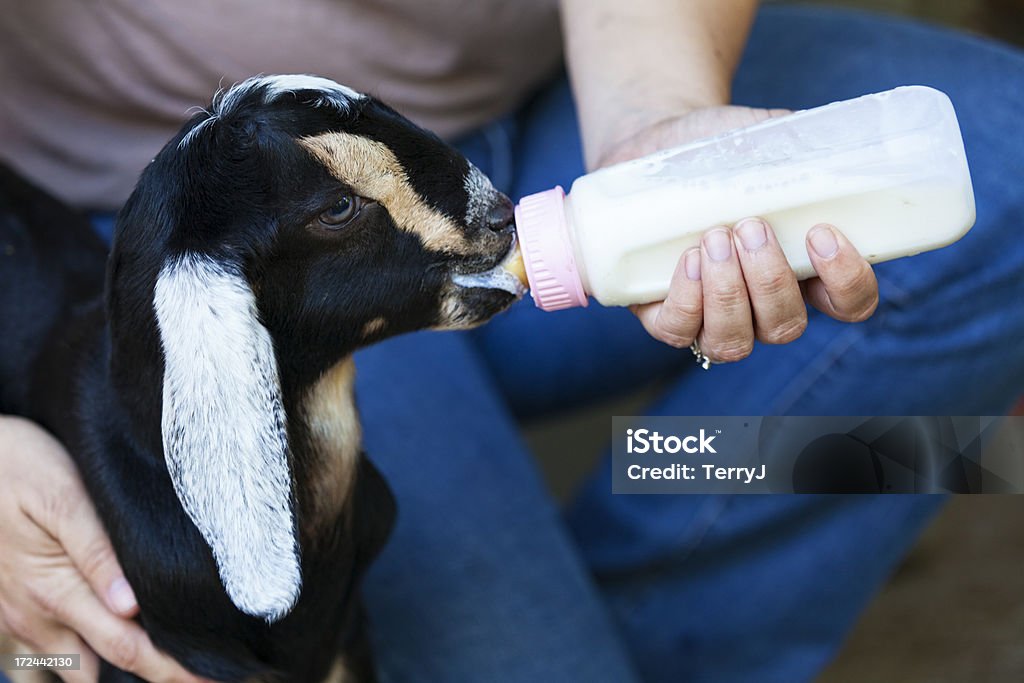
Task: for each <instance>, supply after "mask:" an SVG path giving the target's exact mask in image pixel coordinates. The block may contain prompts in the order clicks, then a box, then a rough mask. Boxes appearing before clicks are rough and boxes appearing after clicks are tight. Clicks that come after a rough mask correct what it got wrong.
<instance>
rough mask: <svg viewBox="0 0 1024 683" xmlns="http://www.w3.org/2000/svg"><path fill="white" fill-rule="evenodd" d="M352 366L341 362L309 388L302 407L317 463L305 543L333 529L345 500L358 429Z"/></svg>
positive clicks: (356, 450) (306, 511)
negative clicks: (326, 526)
mask: <svg viewBox="0 0 1024 683" xmlns="http://www.w3.org/2000/svg"><path fill="white" fill-rule="evenodd" d="M355 376H356V367H355V363H354V362H353V361H352V359H351V358H346V359H345V360H343V361H341V362H340V363H338V364H337V365H335V366H334V367H332V368H331V369H330V370H328V371H327V372H326V373H324V375H323V377H321V378H320V380H319V381H318V382H317V383H316V384H314V385H313V387H312V388H311V389H310V391H309V394H308V395H307V397H306V401H305V404H304V407H305V417H306V425H307V428H308V429H309V434H310V438H311V439H312V442H313V444H312V445H313V452H314V453H315V454H316V457H317V458H318V461H317V462H316V464H315V465H313V467H312V470H311V475H312V476H311V477H310V481H309V488H308V491H307V494H308V496H309V499H308V503H307V505H305V506H304V507H305V509H304V510H303V513H304V514H303V520H302V527H303V530H304V531H305V532H306V533H307V534H308V537H309V538H316V537H317V535H318V534H317V530H318V529H322V528H323V525H329V524H333V523H334V522H335V521H336V519H337V517H338V513H339V511H340V510H341V508H342V506H344V504H345V503H346V501H347V498H348V493H349V490H350V489H351V487H352V481H353V478H354V476H355V471H356V465H357V462H358V458H359V443H360V439H361V437H362V430H361V429H360V426H359V415H358V413H357V412H356V406H355V399H354V397H353V394H352V385H353V383H354V382H355Z"/></svg>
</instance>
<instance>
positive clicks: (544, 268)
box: [516, 187, 587, 311]
mask: <svg viewBox="0 0 1024 683" xmlns="http://www.w3.org/2000/svg"><path fill="white" fill-rule="evenodd" d="M516 232H517V233H518V236H519V248H520V249H521V250H522V252H523V265H524V266H525V267H526V278H527V279H528V280H529V281H530V294H531V295H532V296H533V301H534V303H535V304H537V306H538V307H540V308H541V309H543V310H545V311H558V310H561V309H563V308H573V307H576V306H586V305H587V293H586V292H584V291H583V281H582V280H581V279H580V274H579V270H578V269H577V268H576V256H575V254H574V253H573V249H572V242H571V241H570V240H569V225H568V223H567V222H566V219H565V191H563V190H562V188H561V187H555V188H553V189H550V190H545V191H544V192H538V193H537V194H531V195H529V196H527V197H523V198H522V199H521V200H519V205H518V206H516Z"/></svg>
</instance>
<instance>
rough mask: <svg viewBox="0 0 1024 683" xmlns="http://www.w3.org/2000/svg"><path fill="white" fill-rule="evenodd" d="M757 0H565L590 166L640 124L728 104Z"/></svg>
mask: <svg viewBox="0 0 1024 683" xmlns="http://www.w3.org/2000/svg"><path fill="white" fill-rule="evenodd" d="M756 8H757V2H756V0H643V1H642V2H622V1H621V0H562V24H563V30H564V32H565V41H566V59H567V62H568V67H569V75H570V79H571V81H572V87H573V92H574V94H575V98H576V104H577V108H578V111H579V117H580V128H581V133H582V136H583V147H584V153H585V155H586V158H587V162H588V165H589V166H593V165H594V164H595V163H596V162H597V161H598V160H599V159H600V157H601V156H602V154H603V153H604V152H605V151H606V150H609V149H611V148H612V147H613V146H614V145H616V144H617V143H619V142H621V141H623V140H624V139H626V138H628V137H630V136H631V135H632V134H634V133H635V132H636V131H638V130H641V129H643V128H644V127H647V126H651V125H653V124H655V123H657V122H659V121H661V120H663V119H667V118H670V117H673V116H678V115H680V114H682V113H685V112H686V111H689V110H691V109H696V108H699V107H707V106H714V105H722V104H727V103H728V101H729V93H730V89H731V83H732V76H733V72H734V71H735V69H736V65H737V63H738V62H739V59H740V55H741V54H742V52H743V46H744V44H745V43H746V39H747V35H748V33H749V31H750V25H751V23H752V21H753V17H754V12H755V10H756Z"/></svg>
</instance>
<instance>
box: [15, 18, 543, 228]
mask: <svg viewBox="0 0 1024 683" xmlns="http://www.w3.org/2000/svg"><path fill="white" fill-rule="evenodd" d="M560 59H561V38H560V35H559V27H558V9H557V2H556V0H515V2H502V1H501V0H278V1H277V2H272V1H260V0H214V1H212V2H211V1H209V0H45V1H24V2H10V3H5V6H4V9H3V12H2V14H0V84H2V87H3V92H2V94H0V158H3V160H4V161H6V162H7V163H9V164H11V165H12V166H14V167H15V168H16V169H17V170H19V171H20V172H21V173H23V174H25V175H26V176H28V177H29V178H31V179H33V180H35V181H36V182H38V183H39V184H41V185H42V186H44V187H46V188H47V189H49V190H50V191H51V192H53V193H54V194H56V195H58V196H60V197H61V198H63V199H64V200H66V201H68V202H70V203H72V204H74V205H77V206H81V207H86V208H93V209H110V208H115V207H117V206H119V205H120V204H121V203H123V202H124V200H125V199H126V198H127V197H128V194H129V192H130V191H131V188H132V187H133V186H134V184H135V181H136V179H137V177H138V174H139V172H140V171H141V170H142V168H143V167H144V166H145V165H146V163H148V162H149V160H150V159H151V158H152V157H153V156H154V155H155V154H156V152H157V151H158V150H159V149H160V147H161V146H162V145H163V144H164V143H165V142H166V141H167V139H168V138H170V136H171V135H172V134H173V133H174V132H175V131H176V130H177V128H178V127H179V126H180V125H181V123H182V122H183V121H184V120H185V119H186V118H187V117H188V115H189V114H190V113H191V112H190V111H189V108H190V107H194V106H197V105H199V106H201V105H205V104H206V103H207V102H208V101H209V99H210V96H211V95H212V94H213V92H214V91H215V90H216V89H217V87H218V85H225V86H226V85H230V84H232V83H234V82H236V81H239V80H242V79H244V78H246V77H248V76H251V75H254V74H259V73H268V74H269V73H315V74H318V75H322V76H326V77H328V78H332V79H334V80H337V81H339V82H341V83H344V84H345V85H348V86H350V87H352V88H354V89H356V90H359V91H363V92H368V93H371V94H374V95H377V96H378V97H380V98H381V99H383V100H385V101H386V102H388V103H389V104H391V105H392V106H394V107H395V108H396V109H398V110H399V111H401V112H402V113H404V114H406V115H407V116H409V117H410V118H412V119H413V120H415V121H417V122H418V123H420V124H422V125H424V126H426V127H428V128H431V129H433V130H435V131H436V132H437V133H439V134H440V135H442V136H444V137H452V136H455V135H458V134H459V133H462V132H465V131H468V130H470V129H471V128H473V127H475V126H478V125H480V124H482V123H484V122H486V121H487V120H489V119H491V118H493V117H495V116H498V115H500V114H501V113H503V112H506V111H508V110H510V109H511V108H512V107H514V106H515V105H516V104H517V103H518V102H520V101H521V100H522V99H523V97H524V96H525V95H526V94H527V93H529V91H530V90H531V89H533V88H535V87H536V86H537V85H538V84H539V83H540V82H542V81H543V80H544V79H545V78H547V77H549V76H551V75H552V74H553V73H554V72H555V70H556V69H557V68H558V64H559V62H560Z"/></svg>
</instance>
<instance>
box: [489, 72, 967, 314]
mask: <svg viewBox="0 0 1024 683" xmlns="http://www.w3.org/2000/svg"><path fill="white" fill-rule="evenodd" d="M747 216H760V217H762V218H764V219H766V220H767V221H768V223H769V224H770V225H771V226H772V228H773V229H774V230H775V234H776V235H777V237H778V240H779V243H780V244H781V245H782V249H783V251H784V252H785V254H786V258H787V259H788V260H789V263H790V265H792V267H793V270H794V272H795V273H796V275H797V277H799V278H807V277H811V276H813V275H814V269H813V267H812V266H811V262H810V259H809V257H808V255H807V251H806V247H805V242H804V240H805V236H806V235H807V233H808V231H809V230H810V229H811V227H813V226H814V225H816V224H817V223H819V222H828V223H831V224H834V225H835V226H836V227H838V228H839V230H840V231H842V232H843V234H844V235H846V236H847V238H849V240H850V241H851V242H852V243H853V244H854V245H855V246H856V247H857V249H858V250H859V251H860V253H861V254H862V255H864V256H865V257H866V258H867V259H868V261H871V262H873V263H877V262H879V261H885V260H888V259H894V258H898V257H901V256H910V255H913V254H917V253H919V252H922V251H927V250H930V249H937V248H939V247H942V246H945V245H947V244H950V243H951V242H955V241H956V240H957V239H959V238H960V237H962V236H963V235H964V234H965V233H966V232H967V231H968V230H969V229H970V228H971V226H972V225H973V224H974V193H973V190H972V188H971V178H970V174H969V172H968V168H967V158H966V156H965V154H964V146H963V140H962V139H961V136H960V128H959V126H958V125H957V120H956V114H955V113H954V111H953V106H952V104H951V103H950V101H949V98H948V97H946V95H944V94H943V93H941V92H939V91H937V90H933V89H931V88H927V87H923V86H911V87H903V88H897V89H895V90H890V91H888V92H883V93H879V94H875V95H867V96H864V97H859V98H857V99H853V100H848V101H845V102H837V103H834V104H829V105H826V106H824V107H819V108H817V109H810V110H806V111H801V112H796V113H794V114H790V115H788V116H784V117H780V118H775V119H770V120H768V121H764V122H762V123H760V124H757V125H755V126H751V127H750V128H745V129H741V130H736V131H731V132H729V133H726V134H723V135H719V136H716V137H713V138H708V139H706V140H700V141H697V142H694V143H691V144H688V145H684V146H682V147H678V148H675V149H669V150H665V151H662V152H658V153H656V154H653V155H650V156H647V157H644V158H642V159H637V160H634V161H629V162H626V163H623V164H618V165H616V166H611V167H608V168H605V169H601V170H599V171H596V172H594V173H590V174H588V175H585V176H583V177H581V178H579V179H577V180H576V182H574V183H573V185H572V188H571V190H570V192H569V194H568V195H565V194H564V193H563V192H562V188H560V187H558V188H555V189H553V190H548V191H546V192H541V193H538V194H535V195H530V196H529V197H525V198H524V199H523V200H522V201H521V202H520V203H519V205H518V206H517V208H516V229H517V232H518V237H519V246H520V249H521V250H522V255H523V261H524V265H525V271H526V275H527V278H528V280H529V286H530V289H531V291H532V293H533V298H534V301H535V302H536V303H537V305H538V306H540V307H541V308H543V309H545V310H558V309H561V308H569V307H572V306H585V305H586V304H587V296H588V295H589V296H593V297H594V298H595V299H596V300H597V301H599V302H600V303H602V304H604V305H614V306H622V305H628V304H634V303H647V302H650V301H658V300H661V299H663V298H664V297H665V294H666V292H667V291H668V287H669V282H670V281H671V278H672V274H673V272H674V270H675V267H676V263H677V262H678V261H679V258H680V256H681V255H682V254H683V252H685V251H686V250H687V249H688V248H690V247H693V246H697V245H698V244H699V243H700V239H701V236H702V234H703V233H704V232H705V231H706V230H708V229H709V228H711V227H713V226H716V225H733V224H734V223H735V222H736V221H738V220H740V219H742V218H745V217H747ZM506 267H507V268H508V267H509V266H508V265H506Z"/></svg>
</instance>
